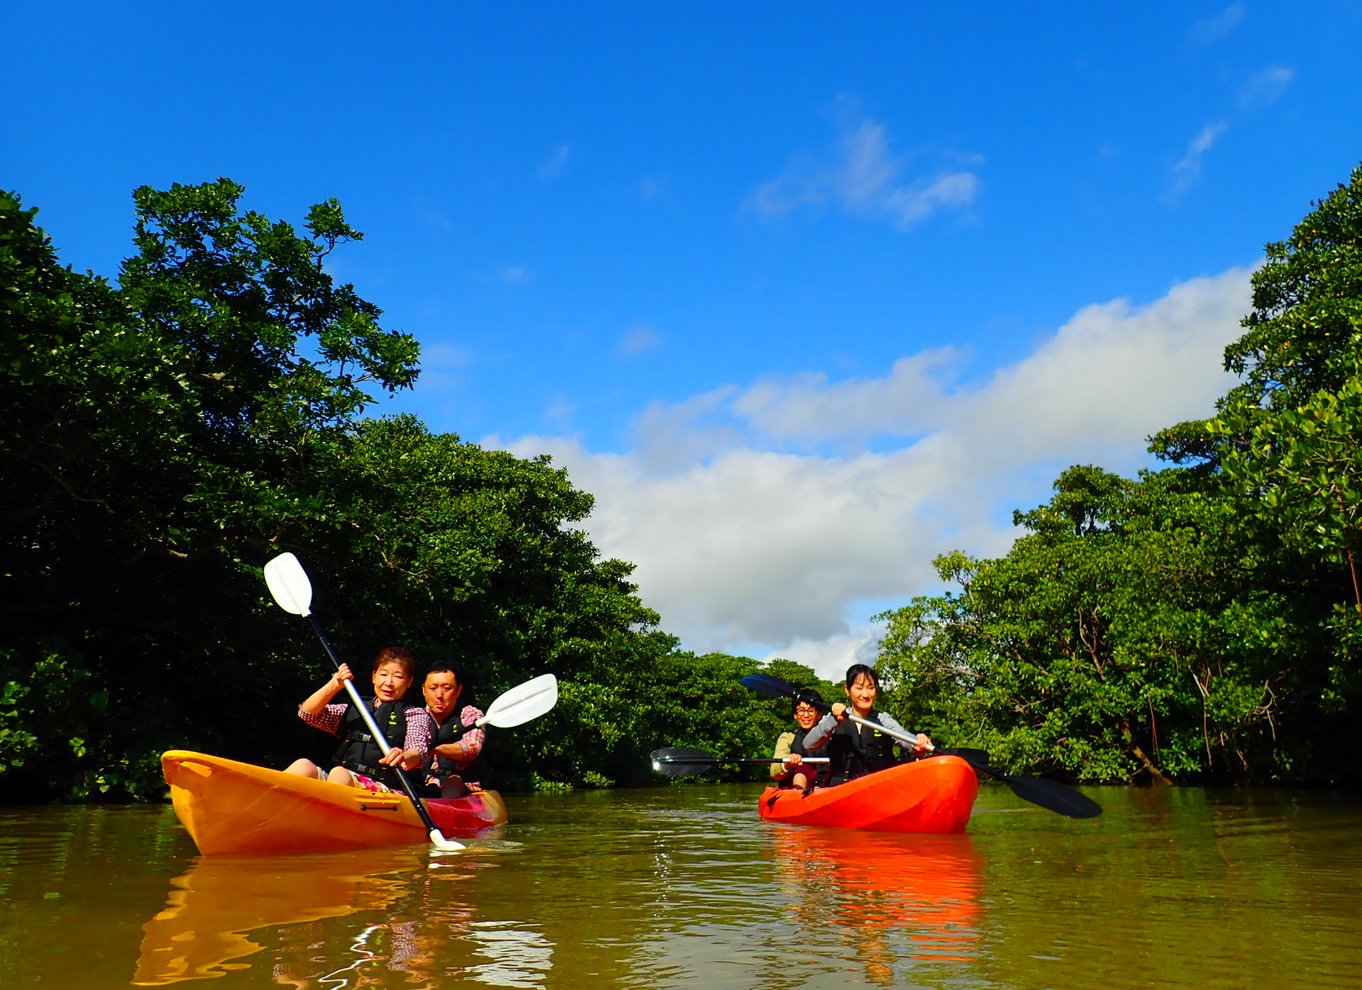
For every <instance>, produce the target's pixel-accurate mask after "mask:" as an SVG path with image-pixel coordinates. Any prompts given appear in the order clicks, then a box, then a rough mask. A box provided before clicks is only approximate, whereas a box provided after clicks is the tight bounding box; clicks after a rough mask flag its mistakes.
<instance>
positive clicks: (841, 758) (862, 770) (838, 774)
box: [827, 711, 898, 784]
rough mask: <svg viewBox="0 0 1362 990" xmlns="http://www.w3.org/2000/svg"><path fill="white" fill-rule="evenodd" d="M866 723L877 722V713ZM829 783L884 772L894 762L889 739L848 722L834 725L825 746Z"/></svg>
mask: <svg viewBox="0 0 1362 990" xmlns="http://www.w3.org/2000/svg"><path fill="white" fill-rule="evenodd" d="M870 720H871V721H872V722H879V720H880V716H879V712H873V711H872V712H871V713H870ZM827 754H828V768H829V779H830V782H831V783H833V784H841V783H843V782H845V781H848V780H855V779H856V778H857V777H864V776H865V775H866V774H868V773H874V772H875V771H876V770H886V769H888V768H889V767H892V766H893V765H894V764H895V763H896V762H898V761H897V760H896V759H895V758H894V740H893V738H892V737H890V736H888V735H886V734H885V733H883V732H880V731H879V730H878V729H872V728H870V726H868V725H859V724H858V723H856V722H853V721H851V720H850V719H847V720H844V721H841V722H838V723H837V728H835V729H833V730H832V736H831V737H830V738H829V739H828V743H827Z"/></svg>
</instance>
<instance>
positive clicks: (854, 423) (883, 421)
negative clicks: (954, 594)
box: [486, 269, 1249, 677]
mask: <svg viewBox="0 0 1362 990" xmlns="http://www.w3.org/2000/svg"><path fill="white" fill-rule="evenodd" d="M1248 277H1249V272H1248V270H1247V269H1234V270H1231V271H1228V272H1225V273H1223V274H1221V275H1218V276H1213V277H1206V278H1199V279H1194V280H1192V281H1190V282H1186V283H1182V284H1179V285H1176V286H1174V287H1173V288H1172V289H1170V290H1169V291H1168V292H1167V293H1166V294H1165V295H1164V296H1163V297H1162V298H1160V299H1158V300H1156V301H1154V302H1153V303H1150V304H1148V305H1144V306H1137V305H1134V304H1132V303H1131V302H1129V301H1128V300H1116V301H1113V302H1107V303H1101V304H1095V305H1091V306H1087V307H1085V308H1083V309H1081V310H1079V311H1078V312H1077V313H1075V314H1074V316H1073V317H1072V318H1071V319H1070V320H1068V321H1067V322H1066V323H1065V324H1064V325H1063V326H1061V327H1059V328H1058V329H1056V330H1055V332H1054V333H1053V334H1052V335H1051V336H1050V337H1049V338H1048V339H1047V340H1045V341H1044V342H1043V343H1042V344H1041V345H1040V346H1038V347H1037V348H1036V349H1035V350H1034V351H1032V352H1031V353H1030V354H1028V355H1026V356H1025V357H1024V358H1022V359H1021V360H1019V361H1017V362H1016V363H1014V364H1011V365H1008V366H1006V367H1002V368H999V369H997V370H996V371H995V372H994V373H993V375H992V376H991V377H989V378H988V379H986V380H984V381H982V382H980V383H976V384H971V385H967V386H966V385H959V384H957V377H956V376H957V372H958V365H959V363H960V361H961V360H962V357H961V356H960V355H957V354H954V353H952V352H950V351H947V350H940V351H924V352H922V353H919V354H914V355H906V356H904V357H902V358H900V359H899V360H898V361H897V362H895V364H894V365H893V367H892V368H890V369H889V370H888V371H887V373H886V374H885V375H884V377H882V378H876V379H855V380H851V379H849V380H843V381H832V380H829V379H828V378H827V377H826V376H825V375H822V374H805V375H799V376H792V377H789V378H785V379H781V378H775V377H772V378H768V379H764V380H762V381H760V382H757V383H754V384H751V385H747V386H737V385H725V386H721V387H718V388H716V389H714V390H712V391H710V392H708V393H705V394H702V395H697V396H694V397H692V398H691V399H688V400H686V401H685V402H682V403H676V404H664V403H654V404H652V405H651V406H649V407H648V408H647V409H646V410H644V411H643V412H642V413H640V415H639V417H638V421H637V422H636V424H635V435H636V446H635V448H634V449H632V450H630V451H628V452H625V453H614V454H599V453H594V452H592V451H589V450H586V449H584V448H583V447H582V446H581V444H580V442H579V441H578V440H575V439H571V438H565V437H522V438H519V439H517V440H515V441H514V442H511V443H505V444H499V443H498V442H497V441H496V440H495V439H493V440H491V441H486V442H487V444H488V445H489V446H497V445H501V446H505V447H507V448H508V449H511V450H513V451H515V452H516V453H519V454H521V455H524V456H529V455H533V454H538V453H549V454H551V455H553V457H554V459H555V461H557V462H558V463H559V464H562V465H564V466H566V467H567V468H568V470H569V473H570V475H571V477H572V480H573V483H574V484H575V485H576V486H578V487H579V488H582V489H584V490H586V491H589V492H592V493H593V494H594V495H595V496H596V511H595V512H594V513H593V515H592V517H591V518H590V520H589V521H588V528H589V531H590V533H591V536H592V538H593V539H594V541H595V542H596V544H597V546H598V548H599V549H600V550H601V552H602V553H603V554H605V555H606V556H609V557H618V558H621V559H624V560H630V561H633V562H634V563H635V564H637V571H636V572H635V578H636V579H637V581H638V583H639V586H640V592H641V594H642V596H643V598H644V600H645V601H646V602H647V603H648V604H649V605H651V606H652V607H654V608H656V609H658V610H659V611H660V612H661V614H662V617H663V628H665V629H666V630H668V631H669V632H672V633H674V634H676V635H678V636H680V638H681V640H682V643H683V645H684V646H685V647H686V648H688V649H693V650H696V651H701V652H703V651H706V650H711V649H712V650H721V651H725V652H736V653H747V654H750V655H754V656H763V657H764V656H774V655H779V656H787V657H789V658H790V659H793V660H798V661H801V662H804V663H808V664H810V665H811V666H814V667H815V669H817V670H818V671H819V672H820V673H821V674H823V675H825V676H830V677H837V676H840V674H841V672H842V671H844V670H845V668H846V666H847V665H848V664H849V663H851V662H854V661H856V660H861V659H864V658H865V656H866V654H867V651H870V650H872V649H873V643H874V641H875V640H876V639H877V637H878V635H879V634H880V630H878V629H875V628H873V627H872V625H871V624H870V623H869V621H868V620H869V615H870V614H871V613H872V612H874V611H878V610H879V609H880V608H881V607H883V606H882V603H883V602H886V601H889V602H895V603H903V602H906V601H907V600H908V599H909V598H910V597H911V596H913V595H915V594H920V593H923V592H925V591H928V590H931V589H932V588H935V587H937V586H938V581H937V578H936V575H935V573H934V572H933V570H932V567H931V560H932V558H933V557H934V556H936V555H937V554H939V553H942V552H944V551H947V550H951V549H956V548H959V549H963V550H966V551H967V552H970V553H973V554H976V555H980V556H991V555H998V554H1002V553H1005V552H1006V549H1007V547H1008V545H1009V544H1010V542H1011V540H1012V538H1013V536H1014V534H1013V532H1012V531H1011V529H1010V527H1009V526H1008V525H1007V524H1006V523H1003V522H1001V521H1000V520H1003V519H1006V518H1007V517H1008V516H1009V514H1010V511H1011V509H1013V508H1029V507H1031V506H1033V505H1036V504H1039V503H1040V502H1043V501H1046V500H1047V499H1048V498H1049V496H1050V489H1049V485H1050V483H1051V481H1053V479H1054V477H1055V475H1056V474H1057V473H1058V471H1059V470H1061V469H1062V468H1063V467H1066V466H1068V465H1070V464H1078V463H1095V464H1099V465H1101V466H1103V467H1105V468H1107V469H1109V470H1114V471H1120V472H1122V473H1126V474H1133V472H1134V471H1135V470H1137V469H1138V468H1139V467H1141V466H1142V465H1143V464H1144V463H1145V462H1146V454H1145V451H1144V438H1145V437H1146V436H1147V435H1149V434H1151V433H1153V432H1155V431H1157V430H1159V429H1161V428H1163V427H1165V426H1170V425H1172V424H1173V423H1176V422H1179V421H1181V420H1183V419H1189V418H1194V417H1197V416H1204V415H1208V414H1209V413H1210V412H1211V411H1212V410H1213V405H1214V400H1215V399H1216V398H1217V397H1218V396H1220V395H1222V394H1223V393H1224V392H1225V390H1226V389H1227V388H1228V386H1229V384H1230V381H1229V378H1228V377H1227V376H1226V375H1225V373H1224V372H1223V371H1222V370H1221V354H1222V351H1223V349H1224V347H1225V345H1226V344H1227V343H1229V342H1230V341H1231V340H1233V339H1235V338H1236V337H1237V336H1238V334H1239V332H1240V329H1239V318H1240V316H1241V315H1242V314H1243V312H1245V311H1246V309H1247V307H1248V304H1249V283H1248ZM886 436H892V437H900V438H904V439H902V441H901V442H900V443H899V444H898V445H897V446H891V447H890V449H874V450H872V449H870V448H869V446H868V445H867V441H868V440H869V439H870V438H873V437H880V438H883V437H886ZM828 438H837V439H839V440H841V441H842V443H843V444H848V443H850V444H851V445H852V446H853V448H854V449H851V450H843V451H840V452H838V453H836V454H828V453H826V452H823V451H822V449H821V448H822V446H823V444H824V443H825V441H827V439H828Z"/></svg>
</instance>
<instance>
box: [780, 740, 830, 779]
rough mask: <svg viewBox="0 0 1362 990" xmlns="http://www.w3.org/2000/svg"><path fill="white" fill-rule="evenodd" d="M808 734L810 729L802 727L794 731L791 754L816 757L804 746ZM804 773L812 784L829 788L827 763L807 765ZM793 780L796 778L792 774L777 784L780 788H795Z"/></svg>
mask: <svg viewBox="0 0 1362 990" xmlns="http://www.w3.org/2000/svg"><path fill="white" fill-rule="evenodd" d="M808 734H809V730H808V729H805V728H803V727H800V728H798V729H795V730H794V739H793V740H791V742H790V752H791V753H798V754H799V755H800V756H813V755H814V754H813V753H810V752H809V751H808V749H806V748H805V746H804V737H805V736H807V735H808ZM819 755H821V754H819ZM796 772H799V771H796ZM802 772H803V773H804V774H806V775H807V776H808V777H809V780H810V782H811V783H816V784H817V785H819V786H820V787H822V786H827V773H828V771H827V764H826V763H821V764H820V763H809V764H805V766H804V767H803V771H802ZM793 778H794V774H793V773H792V774H790V775H789V776H788V777H786V778H785V779H784V780H782V781H780V783H779V784H777V785H776V786H778V787H793V786H794V779H793Z"/></svg>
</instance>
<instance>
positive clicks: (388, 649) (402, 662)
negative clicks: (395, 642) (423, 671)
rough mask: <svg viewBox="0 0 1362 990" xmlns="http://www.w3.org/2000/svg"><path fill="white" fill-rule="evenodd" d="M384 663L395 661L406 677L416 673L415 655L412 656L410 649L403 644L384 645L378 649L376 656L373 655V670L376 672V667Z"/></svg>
mask: <svg viewBox="0 0 1362 990" xmlns="http://www.w3.org/2000/svg"><path fill="white" fill-rule="evenodd" d="M385 663H395V664H397V665H398V666H399V667H401V668H402V669H403V670H404V671H405V672H406V675H407V676H408V677H412V676H413V675H415V673H416V657H414V656H412V653H411V650H409V649H407V648H406V647H405V646H385V647H383V649H381V650H379V651H378V656H376V657H374V669H373V672H374V673H375V674H376V673H378V668H379V667H382V666H383V665H384V664H385Z"/></svg>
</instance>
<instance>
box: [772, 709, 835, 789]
mask: <svg viewBox="0 0 1362 990" xmlns="http://www.w3.org/2000/svg"><path fill="white" fill-rule="evenodd" d="M825 707H827V706H826V705H825V704H824V703H823V699H822V698H821V697H820V696H819V694H818V692H817V691H801V692H800V696H799V697H798V698H796V699H795V702H794V708H793V710H792V712H791V714H792V715H793V716H794V720H795V723H796V725H797V726H798V728H796V729H795V730H794V731H793V732H782V733H781V734H780V737H779V738H778V739H777V740H776V750H775V752H774V753H773V754H772V756H773V758H775V759H777V760H780V761H781V762H780V763H772V764H771V779H772V780H774V781H775V782H776V786H777V787H781V788H786V787H793V788H795V789H797V790H801V791H802V790H804V789H805V788H806V787H810V786H812V785H813V784H814V783H817V782H818V780H817V777H818V770H817V769H816V768H814V767H807V766H800V762H801V761H802V760H803V758H804V757H806V756H811V755H812V754H811V753H809V752H808V751H807V750H806V749H805V742H804V740H805V738H806V737H807V736H808V734H809V730H810V729H812V728H813V727H814V725H815V724H817V722H818V710H819V709H820V708H825Z"/></svg>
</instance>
